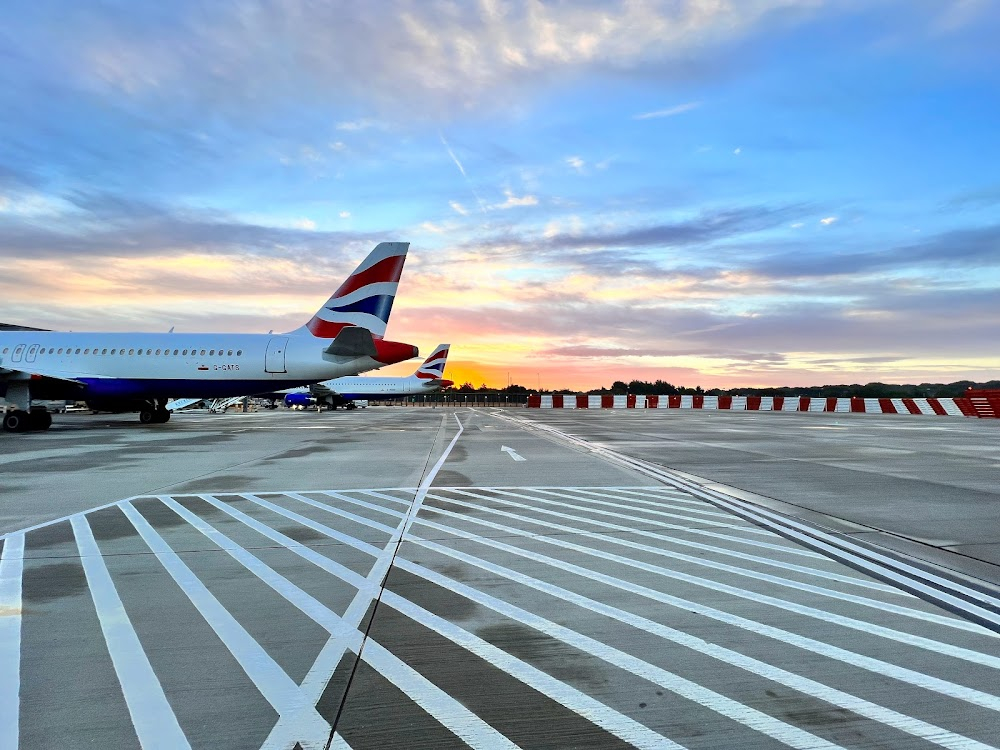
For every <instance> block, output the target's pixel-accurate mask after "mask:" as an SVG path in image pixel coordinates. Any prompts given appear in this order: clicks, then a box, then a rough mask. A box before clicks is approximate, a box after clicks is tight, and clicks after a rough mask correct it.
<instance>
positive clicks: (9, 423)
mask: <svg viewBox="0 0 1000 750" xmlns="http://www.w3.org/2000/svg"><path fill="white" fill-rule="evenodd" d="M30 422H31V415H30V414H28V412H26V411H21V410H16V411H9V412H7V413H6V414H4V416H3V428H4V431H6V432H25V431H26V430H27V429H28V425H29V424H30Z"/></svg>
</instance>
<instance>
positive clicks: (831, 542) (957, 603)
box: [493, 415, 1000, 636]
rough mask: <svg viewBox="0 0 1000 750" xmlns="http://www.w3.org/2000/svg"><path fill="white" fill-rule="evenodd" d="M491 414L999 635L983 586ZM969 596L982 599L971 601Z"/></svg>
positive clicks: (999, 608)
mask: <svg viewBox="0 0 1000 750" xmlns="http://www.w3.org/2000/svg"><path fill="white" fill-rule="evenodd" d="M493 416H496V417H497V418H498V419H503V420H506V421H510V422H514V423H516V424H521V425H522V426H525V427H528V428H535V429H538V430H540V431H543V432H547V433H549V434H550V435H553V436H555V437H557V438H559V439H561V440H564V441H566V442H569V443H572V444H574V445H577V446H579V447H582V448H587V449H588V450H590V451H591V452H592V453H595V454H598V455H600V456H603V457H604V458H605V459H607V460H608V461H611V462H613V463H616V464H619V465H624V466H627V467H629V468H632V469H634V470H636V471H639V472H641V473H643V474H645V475H647V476H651V477H654V478H657V479H659V480H660V481H662V482H665V483H667V484H670V485H672V486H674V487H677V488H680V489H684V490H686V491H687V492H689V493H690V494H692V495H694V496H695V497H700V498H702V499H705V500H708V501H709V502H711V503H713V504H715V505H719V506H720V507H723V508H726V509H728V510H731V511H732V512H733V513H736V514H737V515H742V516H744V517H746V516H750V517H751V518H753V519H754V520H756V521H757V522H758V523H761V524H762V525H765V526H769V527H770V528H772V529H775V528H780V529H782V531H783V533H784V535H786V536H790V537H792V538H793V539H795V540H796V541H799V542H800V543H802V544H803V545H806V546H810V547H813V548H815V549H818V550H821V551H823V552H824V553H825V554H827V556H829V557H831V558H833V559H835V560H840V561H845V560H847V561H850V562H851V564H853V565H856V566H858V567H861V568H862V569H863V570H865V571H867V572H868V573H870V574H871V575H874V576H878V577H880V578H883V579H885V580H888V581H890V582H893V583H895V584H897V585H898V586H900V587H901V588H903V589H904V590H907V591H910V592H911V593H915V594H917V595H918V596H921V597H922V598H924V599H927V600H928V601H931V602H933V603H935V604H938V605H939V606H944V607H946V608H949V609H952V610H953V611H958V612H961V613H962V616H965V617H967V618H969V619H971V620H974V621H975V622H977V623H979V624H981V625H983V632H984V633H986V632H989V633H990V634H991V635H993V636H1000V599H998V598H996V597H993V596H991V595H989V594H987V593H985V592H984V591H981V590H975V589H970V588H968V587H967V586H965V585H963V584H962V583H960V582H959V581H957V580H955V579H953V578H944V577H942V576H940V575H938V574H936V573H933V572H930V571H929V570H927V569H924V568H920V567H915V566H913V565H910V564H908V563H906V562H904V561H902V560H899V559H896V558H892V557H888V556H886V555H884V554H882V553H880V552H878V551H877V550H873V549H870V548H867V547H862V546H860V545H858V544H856V543H853V542H851V541H848V540H846V539H843V538H840V537H836V536H834V535H832V534H829V533H827V532H825V531H823V530H822V529H821V528H819V527H815V526H810V525H808V524H805V523H803V522H801V521H798V520H797V519H794V518H791V517H786V516H781V515H779V514H776V513H773V512H771V511H769V510H767V509H765V508H762V507H760V506H757V505H754V504H752V503H748V502H746V501H743V500H739V499H738V498H735V497H732V496H730V495H725V494H724V493H720V492H716V491H710V490H707V489H705V488H703V487H700V486H698V485H696V484H695V483H693V482H691V481H689V480H687V479H684V478H682V477H680V476H678V475H677V474H676V473H675V472H672V471H669V470H665V469H663V468H662V467H658V466H656V465H654V464H649V463H647V462H645V461H641V460H639V459H635V458H632V457H630V456H626V455H624V454H621V453H617V452H615V451H612V450H609V449H607V448H604V447H602V446H598V445H594V444H593V443H590V442H589V441H587V440H583V439H581V438H577V437H574V436H573V435H569V434H568V433H565V432H561V431H559V430H557V429H555V428H554V427H550V426H548V425H543V424H540V423H536V422H530V421H527V420H523V419H517V418H514V417H509V416H505V415H493ZM952 592H955V593H952ZM956 594H957V595H956ZM970 601H971V602H979V603H978V604H975V603H970Z"/></svg>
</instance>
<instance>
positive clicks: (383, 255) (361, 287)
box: [292, 242, 410, 339]
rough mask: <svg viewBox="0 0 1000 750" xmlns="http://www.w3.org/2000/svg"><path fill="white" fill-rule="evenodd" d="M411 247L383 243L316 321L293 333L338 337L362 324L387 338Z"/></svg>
mask: <svg viewBox="0 0 1000 750" xmlns="http://www.w3.org/2000/svg"><path fill="white" fill-rule="evenodd" d="M409 248H410V243H409V242H380V243H379V244H378V245H376V246H375V249H374V250H372V251H371V252H370V253H369V254H368V257H367V258H365V259H364V260H363V261H361V264H360V265H359V266H358V267H357V268H355V269H354V272H353V273H352V274H351V275H350V276H348V277H347V279H346V280H345V281H344V283H343V284H341V285H340V288H339V289H337V291H336V292H334V293H333V296H331V297H330V299H328V300H327V301H326V304H324V305H323V307H321V308H320V309H319V310H318V311H317V312H316V314H315V315H314V316H313V317H312V320H310V321H309V322H308V323H306V324H305V325H304V326H303V327H302V328H299V329H298V330H296V331H292V333H293V334H304V333H309V334H312V335H313V336H315V337H316V338H320V339H334V338H337V335H338V334H339V333H340V332H341V331H342V330H344V329H345V328H348V327H350V326H358V327H359V328H367V329H368V330H369V331H371V334H372V336H374V337H375V338H377V339H381V338H382V337H384V336H385V328H386V324H387V323H388V322H389V313H390V312H391V311H392V303H393V301H394V300H395V299H396V289H397V288H398V286H399V277H400V276H401V275H402V273H403V264H404V263H405V262H406V253H407V251H408V250H409Z"/></svg>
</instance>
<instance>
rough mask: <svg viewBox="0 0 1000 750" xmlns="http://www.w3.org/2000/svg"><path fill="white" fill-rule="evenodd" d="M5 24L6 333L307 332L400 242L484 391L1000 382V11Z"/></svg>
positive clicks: (647, 2)
mask: <svg viewBox="0 0 1000 750" xmlns="http://www.w3.org/2000/svg"><path fill="white" fill-rule="evenodd" d="M5 13H6V23H5V25H4V27H3V29H0V106H2V107H3V111H4V117H3V118H0V259H2V263H3V267H4V268H5V271H6V273H4V274H3V275H2V277H0V300H2V302H0V320H5V321H9V322H17V323H23V324H34V325H44V326H49V327H55V328H73V329H77V330H80V329H83V328H93V329H101V330H109V329H119V330H120V329H122V328H138V329H143V330H157V329H160V328H162V327H168V326H170V325H176V326H177V327H178V330H219V329H223V330H234V331H236V330H239V331H257V330H269V329H275V330H281V329H291V328H295V327H297V326H298V325H300V324H301V322H302V320H303V319H304V318H307V317H308V316H309V315H311V313H312V311H313V310H314V309H315V308H316V307H318V305H319V304H320V303H321V302H322V301H323V299H325V296H326V295H327V294H328V293H329V291H330V290H331V289H332V288H334V287H335V286H336V285H337V282H338V281H339V279H340V278H341V277H342V276H343V274H345V273H347V272H348V271H349V270H350V268H351V267H353V265H354V263H356V262H357V260H358V259H360V258H361V257H363V255H364V254H365V253H366V251H367V249H368V248H370V247H371V245H372V244H374V243H375V242H377V241H380V240H383V239H401V240H409V241H410V242H411V243H412V247H411V257H410V260H409V262H408V265H407V270H406V272H405V274H404V279H403V284H402V286H401V293H400V297H399V298H398V300H397V303H396V307H395V308H394V317H393V320H392V322H391V323H390V326H389V335H390V337H392V338H396V339H399V340H406V341H412V342H413V343H417V344H419V345H420V346H421V347H422V348H423V349H425V350H427V351H430V349H432V348H433V346H434V345H435V344H437V343H439V342H445V341H447V342H450V343H451V344H452V345H453V354H452V359H453V360H455V361H454V362H450V363H449V368H450V369H452V368H453V369H454V371H455V373H457V374H458V376H459V377H460V378H461V377H468V378H470V379H473V380H476V381H483V380H485V381H486V382H490V383H495V384H502V383H504V382H506V378H507V373H508V372H509V373H511V378H512V379H514V380H520V381H521V382H524V383H525V384H532V383H538V382H542V384H543V385H546V386H551V387H558V386H569V387H593V386H599V385H604V384H608V383H610V382H611V381H612V380H619V379H622V380H629V379H632V378H640V379H655V378H660V377H662V378H664V379H667V380H670V381H671V382H675V383H681V384H686V385H694V384H701V385H705V386H713V385H723V386H736V385H762V384H775V385H807V384H820V383H834V382H868V381H872V380H883V381H897V382H900V381H924V380H926V381H942V380H943V381H947V380H956V379H960V378H969V379H987V378H993V377H996V376H997V371H998V369H1000V355H998V354H997V347H996V343H995V342H996V340H997V337H996V331H995V320H996V318H997V316H998V313H1000V283H998V282H1000V210H998V209H1000V168H998V167H1000V138H998V135H997V134H998V133H1000V73H998V71H1000V47H998V46H997V45H996V43H995V40H996V39H997V38H1000V8H998V6H997V5H996V4H995V3H991V2H976V1H973V0H965V1H963V2H951V3H943V2H931V1H929V0H928V1H926V2H895V1H894V0H891V1H890V0H886V1H878V0H873V1H871V2H854V1H853V0H842V1H840V2H822V1H821V0H742V1H739V2H737V1H736V0H731V1H730V2H726V1H725V0H718V1H715V0H713V1H711V2H710V1H708V0H675V1H673V2H655V1H654V0H642V1H640V0H634V1H633V2H625V3H588V2H552V3H542V2H524V3H521V2H506V3H505V2H371V3H366V4H364V5H359V4H356V3H347V2H329V3H322V2H316V3H313V2H304V1H300V0H282V1H278V0H275V1H274V2H239V3H226V2H213V3H192V2H178V3H171V4H161V3H155V4H154V3H142V2H127V3H125V2H122V3H118V2H103V3H86V4H77V3H69V2H40V3H39V2H33V3H27V2H25V3H21V2H14V3H12V4H10V6H9V7H8V8H7V10H6V11H5ZM399 369H409V368H408V366H405V367H401V368H399Z"/></svg>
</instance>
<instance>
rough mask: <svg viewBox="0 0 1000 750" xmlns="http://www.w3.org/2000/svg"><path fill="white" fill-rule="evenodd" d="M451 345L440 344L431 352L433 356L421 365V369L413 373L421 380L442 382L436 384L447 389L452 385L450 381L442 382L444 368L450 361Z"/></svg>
mask: <svg viewBox="0 0 1000 750" xmlns="http://www.w3.org/2000/svg"><path fill="white" fill-rule="evenodd" d="M450 346H451V344H439V345H438V347H437V348H436V349H435V350H434V351H432V352H431V356H429V357H428V358H427V359H425V360H424V363H423V364H422V365H420V368H419V369H418V370H417V371H416V372H415V373H413V374H414V375H415V376H416V377H417V378H419V379H420V380H428V381H440V382H436V383H435V385H438V386H440V387H442V388H447V387H448V386H450V385H452V382H451V381H450V380H442V378H443V376H444V366H445V363H446V362H447V360H448V349H449V347H450Z"/></svg>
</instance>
